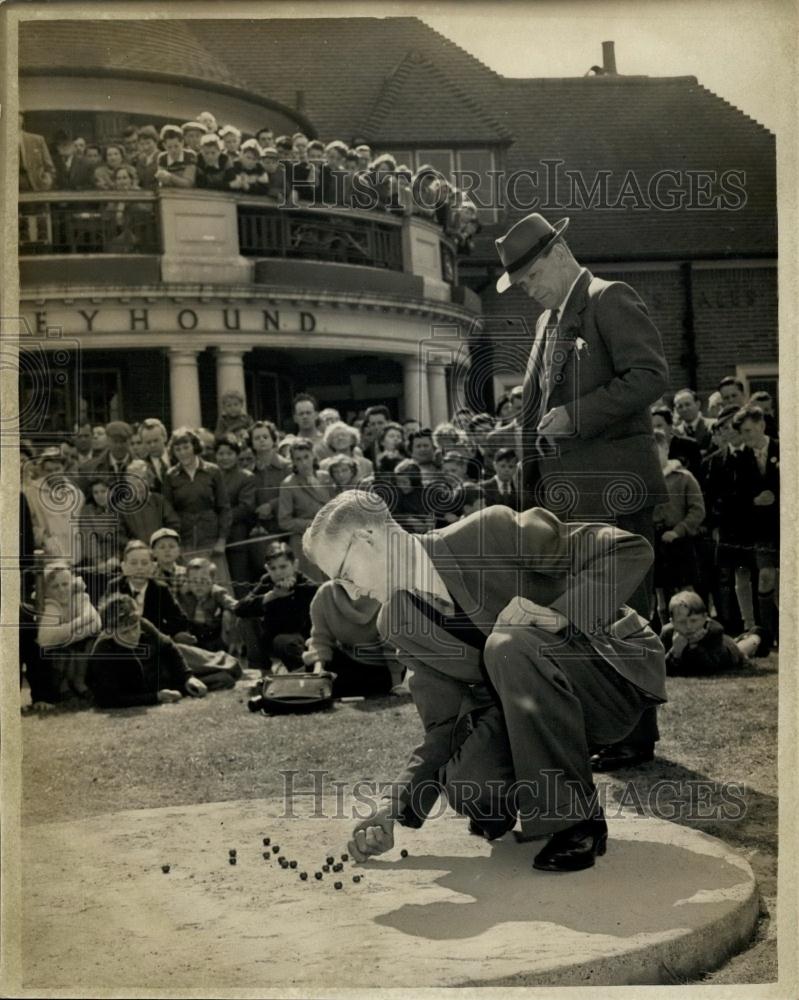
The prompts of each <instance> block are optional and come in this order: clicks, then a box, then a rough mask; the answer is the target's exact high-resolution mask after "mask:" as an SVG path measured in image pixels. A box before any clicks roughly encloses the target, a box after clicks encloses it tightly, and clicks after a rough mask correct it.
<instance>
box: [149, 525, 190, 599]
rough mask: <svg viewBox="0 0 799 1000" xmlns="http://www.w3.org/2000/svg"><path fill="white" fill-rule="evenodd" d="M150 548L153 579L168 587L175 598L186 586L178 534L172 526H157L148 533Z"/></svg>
mask: <svg viewBox="0 0 799 1000" xmlns="http://www.w3.org/2000/svg"><path fill="white" fill-rule="evenodd" d="M150 549H151V550H152V553H153V558H154V559H155V571H154V572H153V579H154V580H160V581H161V583H165V584H166V585H167V587H169V590H170V593H171V594H172V596H173V597H174V598H175V600H177V598H178V597H179V595H180V592H181V591H182V590H183V588H184V587H185V586H186V567H185V566H184V565H183V563H181V562H178V560H179V559H180V535H179V534H178V533H177V531H175V530H174V529H173V528H159V529H158V531H154V532H153V533H152V535H150Z"/></svg>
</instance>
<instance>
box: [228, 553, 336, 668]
mask: <svg viewBox="0 0 799 1000" xmlns="http://www.w3.org/2000/svg"><path fill="white" fill-rule="evenodd" d="M264 567H265V569H266V573H265V574H264V575H263V576H262V577H261V579H260V580H259V581H258V583H257V584H256V586H255V588H254V589H253V590H252V591H251V592H250V593H249V594H248V595H247V596H246V597H243V598H242V599H241V600H240V601H239V602H238V604H237V605H236V608H235V613H236V615H238V616H239V617H240V618H259V619H260V626H261V629H260V639H261V643H262V648H263V650H264V652H266V653H267V654H270V653H271V655H272V656H273V657H274V658H276V659H278V660H280V661H282V663H283V664H285V666H286V667H288V669H289V670H302V669H304V667H303V658H302V657H303V653H304V652H305V640H306V639H307V638H308V637H309V636H310V634H311V601H312V600H313V596H314V594H315V593H316V591H317V586H316V584H314V583H311V582H310V580H307V579H306V578H305V577H304V576H303V575H302V574H301V573H300V572H299V569H298V563H297V558H296V556H295V555H294V553H293V552H292V551H291V549H290V548H289V547H288V545H287V544H286V543H285V542H273V543H272V544H271V545H270V546H269V548H268V549H267V550H266V557H265V559H264ZM251 659H252V657H251Z"/></svg>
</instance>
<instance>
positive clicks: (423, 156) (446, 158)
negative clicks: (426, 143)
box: [416, 149, 452, 177]
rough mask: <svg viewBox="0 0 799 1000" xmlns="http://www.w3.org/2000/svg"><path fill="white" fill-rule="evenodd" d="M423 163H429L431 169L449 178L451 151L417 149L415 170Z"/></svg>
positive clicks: (450, 172)
mask: <svg viewBox="0 0 799 1000" xmlns="http://www.w3.org/2000/svg"><path fill="white" fill-rule="evenodd" d="M423 163H429V164H430V165H431V166H432V167H435V168H436V170H438V171H440V172H441V173H442V174H443V175H444V176H445V177H449V176H450V175H451V174H452V150H450V149H417V150H416V167H417V169H418V168H419V167H421V166H422V164H423Z"/></svg>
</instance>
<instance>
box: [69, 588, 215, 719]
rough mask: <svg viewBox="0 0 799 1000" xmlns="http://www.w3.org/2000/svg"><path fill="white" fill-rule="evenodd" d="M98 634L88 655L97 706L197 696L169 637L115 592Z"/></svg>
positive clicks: (197, 684) (199, 687)
mask: <svg viewBox="0 0 799 1000" xmlns="http://www.w3.org/2000/svg"><path fill="white" fill-rule="evenodd" d="M102 618H103V622H102V624H103V632H102V635H100V637H99V638H98V639H97V640H96V642H95V643H94V646H93V648H92V651H91V659H90V663H89V672H88V682H89V688H90V689H91V692H92V694H93V696H94V700H95V702H96V703H97V704H98V705H99V706H100V707H101V708H128V707H130V706H132V705H158V704H169V703H171V702H175V701H180V699H181V698H182V697H183V695H184V694H186V695H192V696H193V697H195V698H196V697H202V696H203V695H205V694H206V693H207V691H208V688H207V687H206V685H205V684H204V683H203V682H202V681H201V680H199V678H197V677H195V676H194V674H193V673H192V672H191V670H190V669H189V667H188V666H187V665H186V661H185V660H184V658H183V655H182V653H181V651H180V648H179V647H178V646H177V645H176V644H175V643H174V642H173V641H172V639H170V638H168V637H167V636H165V635H163V634H162V633H161V632H159V631H158V629H156V628H155V627H154V626H153V625H152V624H151V623H150V622H149V621H147V620H145V619H144V618H143V617H142V614H141V611H140V610H139V608H138V607H137V604H136V601H135V599H134V598H133V597H131V596H129V595H127V594H116V595H114V596H113V597H111V598H109V600H108V601H107V603H106V604H105V607H104V608H103V615H102Z"/></svg>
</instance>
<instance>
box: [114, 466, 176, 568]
mask: <svg viewBox="0 0 799 1000" xmlns="http://www.w3.org/2000/svg"><path fill="white" fill-rule="evenodd" d="M154 479H155V473H154V472H153V467H152V465H150V464H149V463H148V462H145V461H144V459H143V458H134V459H133V461H132V462H129V463H128V467H127V468H126V469H125V483H126V486H127V493H126V494H125V496H124V499H123V500H122V501H121V503H120V510H119V516H120V521H121V523H122V533H123V535H124V536H125V542H127V541H128V540H129V539H131V538H137V539H138V540H139V541H141V542H144V543H145V545H149V544H150V538H151V537H152V535H153V532H155V531H160V530H161V528H172V530H173V531H178V530H179V529H180V518H179V517H178V516H177V514H176V513H175V511H174V509H173V508H172V504H171V503H170V502H169V501H168V500H166V499H165V498H164V497H163V496H161V494H160V493H156V492H155V490H153V483H154ZM125 542H123V544H122V546H120V551H122V548H124V544H125Z"/></svg>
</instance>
